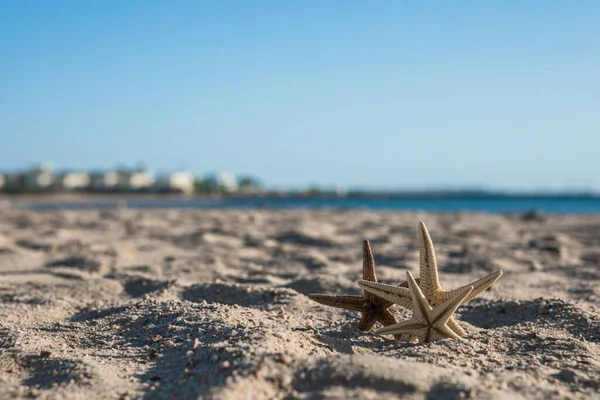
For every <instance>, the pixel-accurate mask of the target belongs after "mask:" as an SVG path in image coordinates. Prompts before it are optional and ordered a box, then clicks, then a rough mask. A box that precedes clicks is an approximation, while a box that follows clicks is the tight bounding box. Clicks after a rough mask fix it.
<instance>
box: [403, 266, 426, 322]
mask: <svg viewBox="0 0 600 400" xmlns="http://www.w3.org/2000/svg"><path fill="white" fill-rule="evenodd" d="M406 280H407V281H408V288H409V289H410V294H411V296H410V297H411V299H412V303H413V309H412V311H413V318H416V319H417V320H420V321H427V322H429V321H430V319H429V316H430V315H431V312H432V308H431V306H430V305H429V302H428V301H427V299H426V298H425V295H424V294H423V292H422V291H421V288H420V287H419V285H417V282H415V278H413V276H412V274H411V273H410V271H406Z"/></svg>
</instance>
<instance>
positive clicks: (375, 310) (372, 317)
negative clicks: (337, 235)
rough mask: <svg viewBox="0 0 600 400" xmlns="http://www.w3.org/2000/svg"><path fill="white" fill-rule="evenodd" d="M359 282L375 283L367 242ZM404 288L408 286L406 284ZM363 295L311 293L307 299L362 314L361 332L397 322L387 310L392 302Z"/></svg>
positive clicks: (364, 247) (370, 295)
mask: <svg viewBox="0 0 600 400" xmlns="http://www.w3.org/2000/svg"><path fill="white" fill-rule="evenodd" d="M361 282H375V283H376V282H377V276H376V275H375V259H374V258H373V252H372V251H371V245H370V244H369V241H368V240H365V241H364V242H363V280H362V281H361ZM404 284H406V282H405V283H404ZM406 286H408V285H407V284H406ZM406 290H408V289H406ZM363 293H364V294H363V295H362V296H356V295H346V296H335V295H328V294H317V293H311V294H309V295H308V297H309V298H310V299H312V300H314V301H316V302H318V303H321V304H324V305H326V306H331V307H336V308H344V309H346V310H354V311H358V312H360V313H362V317H361V319H360V321H359V322H358V329H359V330H361V331H368V330H369V329H371V328H372V327H373V325H374V324H375V322H380V323H381V324H382V325H384V326H385V325H390V324H395V323H396V322H398V321H397V320H396V317H394V315H393V314H392V313H391V312H390V310H389V308H390V307H391V306H392V305H393V304H394V303H393V302H391V301H389V300H385V299H383V298H381V297H379V296H377V295H374V294H371V293H369V292H368V291H366V290H365V291H363Z"/></svg>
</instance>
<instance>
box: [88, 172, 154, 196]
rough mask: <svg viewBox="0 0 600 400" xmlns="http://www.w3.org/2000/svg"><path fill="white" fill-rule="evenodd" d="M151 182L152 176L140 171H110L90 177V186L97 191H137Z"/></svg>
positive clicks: (148, 186) (147, 186)
mask: <svg viewBox="0 0 600 400" xmlns="http://www.w3.org/2000/svg"><path fill="white" fill-rule="evenodd" d="M153 184H154V176H152V175H151V174H149V173H147V172H141V171H135V172H127V171H111V172H106V173H96V174H92V175H91V177H90V186H91V188H92V189H93V190H98V191H131V190H133V191H139V190H144V189H149V188H151V187H152V185H153Z"/></svg>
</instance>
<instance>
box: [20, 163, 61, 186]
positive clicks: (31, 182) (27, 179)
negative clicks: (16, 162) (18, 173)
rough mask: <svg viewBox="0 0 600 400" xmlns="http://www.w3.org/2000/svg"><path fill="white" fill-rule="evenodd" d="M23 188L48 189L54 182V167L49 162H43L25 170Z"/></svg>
mask: <svg viewBox="0 0 600 400" xmlns="http://www.w3.org/2000/svg"><path fill="white" fill-rule="evenodd" d="M22 184H23V188H24V189H25V190H27V191H34V192H35V191H39V190H47V189H50V188H51V187H52V185H53V184H54V174H53V173H52V167H51V166H50V165H48V164H42V165H40V166H39V167H38V168H34V169H32V170H29V171H27V172H25V173H24V174H23V176H22Z"/></svg>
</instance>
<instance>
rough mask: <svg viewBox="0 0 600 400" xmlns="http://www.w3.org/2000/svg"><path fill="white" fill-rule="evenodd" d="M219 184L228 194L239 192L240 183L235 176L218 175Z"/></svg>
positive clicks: (224, 173)
mask: <svg viewBox="0 0 600 400" xmlns="http://www.w3.org/2000/svg"><path fill="white" fill-rule="evenodd" d="M217 183H218V184H219V186H220V187H221V188H222V189H224V190H225V191H228V192H235V191H237V190H238V181H237V178H236V177H235V175H233V174H230V173H228V172H222V173H220V174H218V175H217Z"/></svg>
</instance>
